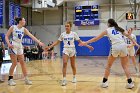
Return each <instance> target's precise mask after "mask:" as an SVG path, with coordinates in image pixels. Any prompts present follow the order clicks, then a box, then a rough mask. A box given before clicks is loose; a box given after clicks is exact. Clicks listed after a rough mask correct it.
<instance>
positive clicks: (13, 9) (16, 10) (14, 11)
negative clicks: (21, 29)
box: [9, 2, 21, 26]
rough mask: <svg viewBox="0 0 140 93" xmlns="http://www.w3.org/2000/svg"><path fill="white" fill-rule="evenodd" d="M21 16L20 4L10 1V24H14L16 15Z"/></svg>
mask: <svg viewBox="0 0 140 93" xmlns="http://www.w3.org/2000/svg"><path fill="white" fill-rule="evenodd" d="M20 16H21V8H20V5H18V4H15V3H14V2H9V26H11V25H14V24H15V21H14V18H15V17H20Z"/></svg>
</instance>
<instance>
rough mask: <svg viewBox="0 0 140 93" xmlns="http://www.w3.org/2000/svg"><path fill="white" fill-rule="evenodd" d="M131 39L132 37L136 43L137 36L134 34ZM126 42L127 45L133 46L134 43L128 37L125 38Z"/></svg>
mask: <svg viewBox="0 0 140 93" xmlns="http://www.w3.org/2000/svg"><path fill="white" fill-rule="evenodd" d="M131 37H132V39H133V40H135V41H136V36H135V35H134V34H131ZM124 40H125V42H126V44H127V45H131V44H133V42H132V41H131V40H130V39H129V38H128V37H126V36H124Z"/></svg>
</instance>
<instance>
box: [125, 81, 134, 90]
mask: <svg viewBox="0 0 140 93" xmlns="http://www.w3.org/2000/svg"><path fill="white" fill-rule="evenodd" d="M133 87H134V83H133V82H131V83H127V85H126V88H127V89H132V88H133Z"/></svg>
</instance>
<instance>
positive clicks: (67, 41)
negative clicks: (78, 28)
mask: <svg viewBox="0 0 140 93" xmlns="http://www.w3.org/2000/svg"><path fill="white" fill-rule="evenodd" d="M58 40H59V41H63V43H64V48H72V47H75V44H74V41H75V40H80V38H79V36H78V35H77V33H75V32H72V31H71V32H70V33H69V34H67V33H66V32H63V33H62V34H61V35H60V37H59V38H58Z"/></svg>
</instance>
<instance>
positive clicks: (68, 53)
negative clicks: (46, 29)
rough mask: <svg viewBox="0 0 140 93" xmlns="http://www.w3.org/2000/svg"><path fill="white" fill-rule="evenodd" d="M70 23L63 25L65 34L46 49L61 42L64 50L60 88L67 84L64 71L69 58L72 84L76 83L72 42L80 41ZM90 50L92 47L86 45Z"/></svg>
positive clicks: (74, 51) (74, 50)
mask: <svg viewBox="0 0 140 93" xmlns="http://www.w3.org/2000/svg"><path fill="white" fill-rule="evenodd" d="M71 27H72V23H71V22H67V23H66V25H65V29H66V32H63V33H62V34H61V35H60V37H59V39H58V40H57V41H56V42H54V43H53V44H52V45H51V46H49V47H47V49H51V48H52V47H54V46H56V45H58V44H59V43H60V42H61V41H63V43H64V48H63V69H62V72H63V80H62V86H65V85H66V84H67V81H66V69H67V62H68V59H69V58H70V61H71V67H72V71H73V80H72V82H73V83H76V82H77V80H76V76H75V75H76V66H75V56H76V49H75V44H74V41H75V40H77V41H78V42H79V43H81V42H82V41H81V40H80V38H79V36H78V35H77V33H75V32H73V31H71ZM86 47H88V48H89V49H90V50H93V47H92V46H89V45H86Z"/></svg>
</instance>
